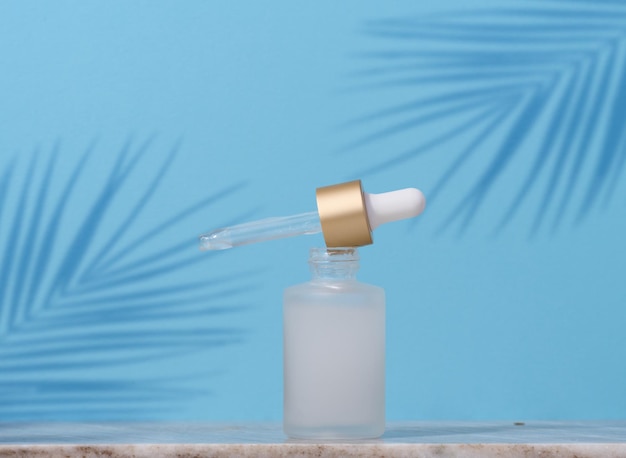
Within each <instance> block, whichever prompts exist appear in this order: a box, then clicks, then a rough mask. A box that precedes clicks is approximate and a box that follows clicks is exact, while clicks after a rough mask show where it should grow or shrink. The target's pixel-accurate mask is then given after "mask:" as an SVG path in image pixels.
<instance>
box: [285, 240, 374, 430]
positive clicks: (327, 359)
mask: <svg viewBox="0 0 626 458" xmlns="http://www.w3.org/2000/svg"><path fill="white" fill-rule="evenodd" d="M309 263H310V266H311V271H312V274H313V278H312V280H311V281H310V282H308V283H303V284H300V285H296V286H292V287H289V288H287V289H286V290H285V294H284V305H283V317H284V385H285V386H284V423H283V425H284V431H285V433H286V434H287V435H288V436H290V437H294V438H312V439H360V438H373V437H378V436H380V435H382V434H383V432H384V430H385V292H384V290H383V289H382V288H379V287H377V286H372V285H367V284H364V283H360V282H358V281H357V280H356V271H357V269H358V267H359V258H358V252H357V250H356V248H314V249H312V250H311V253H310V259H309Z"/></svg>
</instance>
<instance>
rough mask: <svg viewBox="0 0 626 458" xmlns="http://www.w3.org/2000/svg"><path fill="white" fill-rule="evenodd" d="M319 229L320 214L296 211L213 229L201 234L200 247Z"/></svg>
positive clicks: (213, 247)
mask: <svg viewBox="0 0 626 458" xmlns="http://www.w3.org/2000/svg"><path fill="white" fill-rule="evenodd" d="M319 232H322V225H321V223H320V217H319V214H318V213H317V212H316V211H314V212H309V213H300V214H299V215H292V216H281V217H274V218H265V219H261V220H258V221H253V222H251V223H244V224H238V225H236V226H230V227H223V228H220V229H215V230H214V231H211V232H207V233H206V234H202V235H201V236H200V249H201V250H226V249H228V248H233V247H236V246H240V245H247V244H249V243H257V242H264V241H267V240H276V239H283V238H287V237H295V236H297V235H309V234H317V233H319Z"/></svg>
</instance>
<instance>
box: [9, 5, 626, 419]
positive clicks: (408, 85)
mask: <svg viewBox="0 0 626 458" xmlns="http://www.w3.org/2000/svg"><path fill="white" fill-rule="evenodd" d="M624 24H626V6H623V5H622V3H621V2H612V1H608V0H607V1H595V0H594V1H591V0H589V1H585V0H578V1H575V0H571V1H565V0H562V1H555V2H549V3H548V2H530V3H529V2H488V1H483V0H476V1H472V2H462V1H459V0H446V1H440V2H436V4H433V3H432V2H429V3H426V2H420V3H416V2H410V1H398V2H393V4H385V5H384V6H383V5H382V3H380V2H374V1H345V2H340V3H339V2H331V1H325V2H311V3H307V4H304V3H298V4H296V3H294V2H288V1H282V0H281V1H275V2H271V3H267V2H240V1H234V2H226V3H225V2H214V1H188V2H184V3H183V4H181V3H176V2H165V1H135V2H121V1H119V2H113V3H111V2H104V1H102V2H98V1H95V2H87V3H86V2H78V1H55V2H41V1H25V2H10V3H9V2H3V3H1V4H0V420H15V419H31V420H32V419H76V420H81V419H138V418H144V419H211V420H266V419H270V420H279V419H280V417H281V408H282V407H281V402H282V372H281V357H282V348H281V345H282V335H281V320H282V317H281V296H282V290H283V288H285V287H286V286H289V285H291V284H295V283H298V282H301V281H305V280H306V279H307V278H308V270H307V266H306V259H307V251H308V248H309V247H311V246H316V245H321V244H322V243H323V240H322V238H321V236H310V237H301V238H299V239H290V240H284V241H277V242H271V243H266V244H259V245H255V246H247V247H242V248H240V249H236V250H230V251H226V252H219V253H200V252H198V250H197V245H196V237H197V235H198V234H199V233H201V232H203V231H206V230H209V229H212V228H215V227H219V226H222V225H226V224H231V223H234V222H243V221H246V220H251V219H254V218H260V217H264V216H278V215H287V214H291V213H296V212H303V211H310V210H313V209H314V208H315V201H314V189H315V188H316V187H318V186H322V185H327V184H333V183H338V182H341V181H346V180H349V179H354V178H362V179H363V182H364V186H365V187H366V190H368V191H370V192H383V191H387V190H391V189H396V188H400V187H407V186H416V187H419V188H421V189H422V190H423V191H424V193H425V194H426V196H427V198H428V199H429V204H428V208H427V211H426V212H425V213H424V214H423V216H421V217H420V219H419V221H416V222H403V223H397V224H395V225H390V226H388V227H383V228H380V229H379V230H378V231H377V233H376V237H375V239H376V243H375V244H374V245H373V246H370V247H366V248H363V249H362V250H361V257H362V267H361V273H360V278H361V279H362V280H363V281H366V282H370V283H375V284H378V285H380V286H383V287H385V289H386V291H387V294H388V352H387V355H388V371H387V381H388V394H387V406H388V417H389V418H390V419H568V418H569V419H574V418H576V419H579V418H585V419H592V418H624V416H625V412H626V392H625V391H624V386H626V364H625V363H624V361H625V360H626V357H625V356H626V355H625V348H626V333H624V331H623V329H624V325H625V324H626V307H624V306H625V305H626V282H624V271H625V270H626V243H625V242H624V234H625V233H626V216H625V214H624V210H625V208H624V204H625V196H626V192H625V191H626V183H625V181H624V176H623V168H624V165H625V162H626V161H625V159H626V129H624V127H623V126H624V119H626V116H625V115H626V58H625V55H626V38H625V37H626V25H624Z"/></svg>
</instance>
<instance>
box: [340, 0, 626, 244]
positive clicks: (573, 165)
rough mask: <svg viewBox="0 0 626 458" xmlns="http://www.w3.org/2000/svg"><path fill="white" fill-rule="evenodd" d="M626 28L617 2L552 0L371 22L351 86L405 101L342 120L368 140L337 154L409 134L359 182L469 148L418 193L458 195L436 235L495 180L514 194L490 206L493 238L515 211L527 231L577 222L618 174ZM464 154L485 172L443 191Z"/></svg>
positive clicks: (623, 159)
mask: <svg viewBox="0 0 626 458" xmlns="http://www.w3.org/2000/svg"><path fill="white" fill-rule="evenodd" d="M625 19H626V5H624V4H623V3H620V2H592V1H575V0H559V1H556V2H525V3H523V4H521V5H520V6H510V7H497V8H496V7H494V8H490V9H481V10H473V11H472V10H470V11H467V12H463V13H453V14H435V15H429V16H424V17H419V16H416V17H407V18H391V19H383V20H375V21H371V22H369V23H367V24H366V25H365V26H364V33H365V34H366V35H368V36H369V37H371V38H374V39H375V43H377V44H378V45H379V46H378V48H379V49H377V50H375V51H371V52H368V53H363V54H361V55H360V56H359V59H360V60H361V61H362V62H365V65H366V67H365V68H364V69H362V70H361V71H359V72H358V73H357V74H355V75H354V76H353V77H354V78H355V80H354V81H355V84H354V85H353V87H355V88H357V89H359V88H360V89H363V90H366V91H368V92H369V91H392V93H393V94H395V95H393V96H390V97H392V98H393V97H401V99H402V100H403V101H402V102H400V103H397V104H395V105H393V104H390V105H389V106H387V107H382V108H378V109H377V110H375V111H373V112H372V113H370V114H364V115H361V116H359V117H357V118H356V119H354V120H353V121H351V122H349V123H347V124H346V125H345V126H344V127H345V128H346V129H354V130H356V129H358V130H360V131H366V133H365V134H363V135H361V136H360V137H359V138H357V139H356V140H354V141H352V142H351V143H350V144H348V145H347V146H346V147H345V148H344V149H343V150H342V151H341V153H342V154H356V152H357V151H359V150H361V149H362V148H365V147H368V146H370V145H373V144H377V145H381V146H384V145H385V142H389V141H392V140H393V141H394V142H395V143H394V144H397V143H398V141H399V139H405V138H406V141H405V142H406V144H407V148H406V151H404V152H402V151H400V152H393V151H392V152H391V153H389V154H388V155H386V156H384V157H379V160H378V161H377V162H376V163H374V164H371V165H365V166H364V167H363V169H362V170H361V173H362V174H364V175H368V174H375V173H387V172H390V171H392V170H394V169H396V168H397V167H400V166H402V167H408V166H410V165H411V164H418V163H419V161H420V156H422V155H424V154H435V153H436V152H438V151H441V150H443V149H444V147H445V148H447V149H452V150H457V151H459V147H458V145H457V144H456V143H454V142H457V143H458V142H459V141H461V142H469V144H470V147H469V148H467V149H466V150H465V152H461V153H459V155H458V157H457V158H456V159H455V158H452V159H451V160H450V165H449V166H448V167H447V169H446V170H445V172H444V175H443V176H442V177H440V178H439V180H437V181H436V183H437V184H436V185H435V186H434V187H433V188H432V189H427V190H426V191H427V195H428V196H431V197H432V196H438V195H440V194H442V192H443V190H444V188H445V190H446V192H447V193H448V194H450V193H451V192H453V193H454V194H455V195H456V199H457V205H456V207H453V209H452V211H450V213H449V215H448V216H447V217H446V218H445V219H444V221H442V222H441V224H440V226H439V230H440V231H446V230H448V229H451V228H453V227H457V229H458V230H459V233H462V232H463V231H464V230H466V229H467V228H468V227H470V226H471V224H472V222H473V221H474V219H475V218H476V215H477V214H478V213H479V211H480V209H481V208H483V207H484V206H485V205H486V201H487V199H488V197H489V196H490V195H492V194H494V193H495V191H496V189H501V187H500V184H499V183H502V182H503V181H505V180H506V181H507V182H508V184H507V186H508V188H509V189H511V188H512V187H514V186H517V188H515V189H513V192H512V195H511V197H510V201H509V204H508V205H506V204H505V205H502V204H498V205H499V207H500V208H499V212H500V215H501V217H500V219H499V221H497V222H495V223H494V231H495V232H496V233H498V232H500V231H502V230H503V229H504V228H506V227H507V226H509V225H510V224H512V222H513V220H514V219H515V218H516V217H518V216H519V215H520V214H522V208H523V207H524V206H526V208H528V209H530V211H531V212H532V213H534V218H531V220H529V221H528V229H529V231H530V233H531V234H536V233H538V232H539V231H541V230H542V229H543V230H545V229H547V230H550V231H555V230H557V229H558V228H559V227H561V226H562V225H564V224H565V223H566V222H569V224H578V223H579V222H581V221H582V220H584V219H585V218H586V217H587V216H588V215H589V214H590V213H591V212H592V211H594V210H597V209H599V208H600V206H601V205H600V204H603V205H604V206H606V205H608V204H609V203H610V202H611V201H612V200H613V197H614V195H615V193H616V192H617V190H618V188H619V184H620V183H621V180H622V177H623V171H624V167H625V166H626V129H624V128H623V122H624V121H623V120H624V119H625V117H626V20H625ZM390 93H391V92H390ZM398 94H399V95H398ZM423 94H428V95H427V96H425V95H423ZM407 99H408V100H411V101H410V102H406V100H407ZM486 125H489V126H490V127H489V129H485V126H486ZM372 126H373V127H372ZM381 126H382V127H381ZM436 126H439V130H437V129H433V127H436ZM442 126H443V127H442ZM416 138H417V139H419V140H415V139H416ZM468 139H469V140H468ZM530 140H533V141H530ZM403 141H404V140H403ZM477 143H480V144H482V146H481V154H476V153H475V151H476V144H477ZM450 145H454V146H451V147H450V148H448V147H449V146H450ZM381 149H386V148H381ZM396 151H397V146H396ZM470 151H471V161H475V163H476V164H478V163H480V164H482V165H481V167H482V169H483V170H482V173H478V174H476V175H475V178H474V182H473V184H472V185H471V186H470V187H469V188H466V189H462V188H461V187H460V186H456V187H454V186H451V183H453V182H454V180H455V178H456V177H457V176H461V175H462V174H463V173H464V168H465V167H466V165H467V164H468V162H469V161H468V158H469V157H470V155H469V152H470ZM512 164H516V165H515V166H513V165H512ZM509 177H512V178H514V180H513V181H512V182H514V183H516V184H512V182H511V180H509V179H508V178H509ZM517 177H520V178H521V177H523V178H521V179H518V178H517ZM531 194H532V196H533V200H532V201H530V200H529V198H528V196H529V195H531ZM430 200H432V199H430ZM529 202H531V203H529Z"/></svg>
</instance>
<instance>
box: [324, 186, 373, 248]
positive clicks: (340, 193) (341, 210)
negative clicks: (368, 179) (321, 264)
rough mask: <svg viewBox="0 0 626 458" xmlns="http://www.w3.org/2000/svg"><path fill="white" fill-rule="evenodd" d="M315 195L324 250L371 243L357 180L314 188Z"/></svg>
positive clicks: (365, 209) (370, 232)
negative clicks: (325, 248)
mask: <svg viewBox="0 0 626 458" xmlns="http://www.w3.org/2000/svg"><path fill="white" fill-rule="evenodd" d="M315 195H316V198H317V212H318V213H319V215H320V222H321V223H322V233H323V234H324V241H325V242H326V246H327V247H350V246H363V245H370V244H371V243H373V241H372V231H371V229H370V224H369V220H368V217H367V208H366V207H365V199H364V197H363V188H362V187H361V180H355V181H349V182H347V183H341V184H335V185H332V186H325V187H322V188H317V189H316V191H315Z"/></svg>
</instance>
